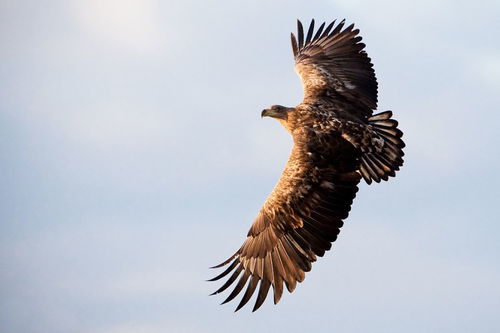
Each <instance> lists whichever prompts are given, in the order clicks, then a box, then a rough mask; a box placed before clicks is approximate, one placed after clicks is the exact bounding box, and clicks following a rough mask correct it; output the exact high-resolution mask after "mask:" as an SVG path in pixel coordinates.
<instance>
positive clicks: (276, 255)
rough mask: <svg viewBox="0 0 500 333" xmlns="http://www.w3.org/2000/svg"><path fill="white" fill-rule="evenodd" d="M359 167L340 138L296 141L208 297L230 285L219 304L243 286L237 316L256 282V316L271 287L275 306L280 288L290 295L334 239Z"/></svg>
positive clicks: (355, 185)
mask: <svg viewBox="0 0 500 333" xmlns="http://www.w3.org/2000/svg"><path fill="white" fill-rule="evenodd" d="M308 131H312V130H308ZM304 142H307V144H305V143H304ZM358 168H359V161H358V155H357V152H356V151H355V150H354V147H353V146H352V145H351V144H349V143H348V142H347V141H346V140H344V139H342V138H341V137H340V135H339V134H336V133H332V134H330V135H329V137H319V138H318V137H316V138H315V139H311V138H307V139H305V140H296V144H295V146H294V148H293V150H292V153H291V156H290V158H289V160H288V163H287V165H286V167H285V170H284V171H283V174H282V176H281V179H280V181H279V182H278V184H277V185H276V187H275V188H274V190H273V192H272V193H271V195H270V196H269V198H268V199H267V201H266V202H265V204H264V206H263V207H262V209H261V210H260V212H259V214H258V216H257V218H256V219H255V221H254V223H253V225H252V227H251V228H250V231H249V232H248V235H247V236H248V237H247V239H246V240H245V242H244V243H243V245H242V246H241V248H240V249H239V250H238V251H237V252H236V253H235V254H234V255H233V256H231V257H230V258H229V259H228V260H226V261H225V262H223V263H222V264H220V265H217V266H215V267H214V268H217V267H222V266H224V265H227V264H229V267H228V268H227V269H226V270H225V271H224V272H222V273H221V274H220V275H218V276H217V277H215V278H213V279H212V280H210V281H215V280H218V279H220V278H222V277H224V276H227V275H229V274H230V273H231V274H230V277H229V279H228V280H227V281H226V283H224V285H223V286H222V287H221V288H220V289H218V290H217V291H216V292H214V293H213V294H217V293H220V292H223V291H224V290H226V289H227V288H228V287H229V286H231V285H232V284H235V287H234V289H233V291H232V292H231V293H230V295H229V296H228V297H227V299H226V300H225V301H224V302H223V304H224V303H226V302H229V301H231V300H232V299H233V298H235V297H236V296H237V295H238V294H239V293H240V292H241V291H242V289H243V288H244V287H245V285H247V288H246V291H245V293H244V295H243V297H242V299H241V302H240V303H239V305H238V306H237V308H236V311H237V310H239V309H240V308H241V307H242V306H244V305H245V304H246V303H247V302H248V301H249V299H250V297H251V296H252V295H253V294H254V292H255V290H256V288H257V286H258V285H259V283H260V287H259V291H258V296H257V299H256V302H255V306H254V308H253V311H255V310H257V309H258V308H259V307H260V306H261V305H262V303H263V302H264V300H265V298H266V296H267V294H268V291H269V289H270V287H271V286H272V287H273V290H274V303H275V304H276V303H278V301H279V300H280V298H281V295H282V293H283V284H284V285H285V286H286V287H287V289H288V291H289V292H292V291H293V290H294V289H295V287H296V284H297V282H302V281H303V280H304V277H305V275H304V273H305V272H307V271H309V270H310V269H311V263H312V262H314V261H315V260H316V256H320V257H321V256H323V254H324V253H325V251H327V250H329V249H330V247H331V242H333V241H335V240H336V238H337V235H338V233H339V229H340V227H341V226H342V225H343V222H342V220H343V219H345V218H346V217H347V215H348V213H349V211H350V207H351V204H352V201H353V199H354V197H355V195H356V192H357V190H358V187H357V184H358V183H359V180H360V175H359V173H358V172H356V170H357V169H358Z"/></svg>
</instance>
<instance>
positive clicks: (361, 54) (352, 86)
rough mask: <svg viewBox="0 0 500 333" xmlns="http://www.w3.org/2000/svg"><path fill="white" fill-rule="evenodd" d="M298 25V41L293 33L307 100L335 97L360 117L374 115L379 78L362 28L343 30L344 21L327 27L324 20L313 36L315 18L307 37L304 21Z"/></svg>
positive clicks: (298, 70)
mask: <svg viewBox="0 0 500 333" xmlns="http://www.w3.org/2000/svg"><path fill="white" fill-rule="evenodd" d="M297 26H298V27H297V28H298V40H297V38H295V35H294V34H293V33H292V34H291V39H292V49H293V55H294V57H295V70H296V72H297V73H298V74H299V76H300V78H301V80H302V85H303V88H304V101H305V102H308V103H310V104H312V103H314V102H316V101H317V100H320V99H323V98H333V99H335V100H336V101H337V102H339V103H343V104H344V107H345V109H346V111H348V112H350V113H352V114H355V115H356V116H357V117H358V118H359V119H363V120H366V119H367V118H368V117H370V116H371V115H372V110H374V109H376V108H377V79H376V77H375V71H374V70H373V65H372V63H371V60H370V58H369V57H368V55H367V54H366V52H365V51H363V49H364V47H365V44H363V43H360V41H361V37H360V36H358V33H359V30H358V29H353V28H354V24H351V25H350V26H348V27H347V28H345V29H343V28H344V20H343V21H342V22H340V23H339V24H337V25H335V21H333V22H332V23H331V24H330V25H328V26H327V27H326V28H325V29H324V27H325V23H323V24H322V25H321V26H320V27H319V29H318V30H317V31H316V33H315V34H314V36H313V33H314V20H312V21H311V25H310V26H309V29H308V32H307V36H306V37H305V40H304V29H303V27H302V23H301V22H300V21H297ZM342 29H343V30H342Z"/></svg>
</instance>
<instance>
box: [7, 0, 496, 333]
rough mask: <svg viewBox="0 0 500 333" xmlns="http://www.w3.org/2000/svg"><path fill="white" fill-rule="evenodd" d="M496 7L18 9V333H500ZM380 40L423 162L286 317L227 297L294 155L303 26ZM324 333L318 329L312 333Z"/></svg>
mask: <svg viewBox="0 0 500 333" xmlns="http://www.w3.org/2000/svg"><path fill="white" fill-rule="evenodd" d="M499 13H500V3H499V2H498V1H475V2H471V1H451V0H449V1H431V0H423V1H391V0H384V1H360V0H350V1H347V0H345V1H333V0H332V1H315V2H314V3H313V2H311V1H273V2H271V1H238V2H236V1H229V0H228V1H193V0H191V1H180V0H179V1H154V0H86V1H84V0H81V1H77V0H74V1H62V0H60V1H28V0H21V1H0V46H1V50H2V51H1V52H0V159H1V160H0V188H1V190H0V196H1V197H0V198H1V200H0V295H1V297H0V331H2V332H6V333H11V332H12V333H18V332H19V333H42V332H43V333H45V332H51V333H59V332H60V333H72V332H75V333H130V332H141V333H142V332H144V333H158V332H162V333H163V332H175V333H176V332H196V333H198V332H200V333H208V332H242V333H247V332H248V333H250V332H257V331H259V332H283V331H285V330H286V331H287V332H303V331H311V332H312V331H314V332H332V331H333V332H337V333H344V332H345V333H347V332H402V331H404V332H498V331H500V317H499V315H498V309H499V308H500V284H499V283H498V282H499V281H500V261H499V260H498V257H499V254H500V223H499V218H498V204H499V202H500V195H499V188H500V181H499V177H498V164H499V163H500V154H499V148H498V145H499V143H500V142H499V136H498V132H499V130H500V117H499V112H498V105H499V104H500V46H499V44H498V36H497V35H498V32H500V23H499V21H498V14H499ZM312 17H314V18H316V19H317V21H322V20H329V21H330V20H332V19H335V18H339V19H342V18H346V20H347V21H348V22H354V23H355V24H356V26H357V27H358V28H359V29H361V35H362V36H363V37H364V42H365V43H366V44H367V51H368V53H369V55H370V56H371V58H372V59H373V62H374V64H375V70H376V73H377V76H378V81H379V101H380V103H379V109H380V110H386V109H391V110H393V111H394V113H395V117H396V118H397V119H398V120H399V121H400V124H401V125H400V126H401V128H402V129H403V130H404V132H405V141H406V143H407V148H406V149H405V152H406V163H405V165H404V167H403V168H402V171H401V172H400V173H399V174H398V177H397V178H396V179H391V181H390V182H388V183H384V184H378V185H377V184H375V185H372V186H367V185H365V184H362V185H361V186H360V187H361V188H360V191H359V194H358V197H357V198H356V200H355V202H354V205H353V209H352V213H351V215H350V216H349V219H348V220H347V221H346V223H345V226H344V228H343V229H342V232H341V235H340V236H339V239H338V241H337V242H336V243H335V244H334V246H333V249H332V251H331V252H329V253H328V254H327V255H326V256H325V257H324V258H322V259H321V260H319V261H318V262H317V263H316V264H315V265H314V267H313V270H312V272H311V273H309V274H308V275H307V277H306V280H305V282H304V283H302V284H300V285H299V286H298V287H297V290H296V291H295V292H294V293H293V294H292V295H290V294H288V293H285V295H284V296H283V298H282V301H281V303H280V304H279V305H278V306H274V305H272V302H270V300H267V301H266V303H265V304H264V305H263V307H262V308H261V309H260V310H259V311H258V312H256V313H253V314H252V313H251V312H250V309H243V310H241V311H240V312H238V313H236V314H234V313H233V310H234V307H235V305H236V304H230V305H225V306H219V305H218V303H220V302H221V301H222V300H223V299H224V298H223V297H208V296H207V295H208V294H209V293H210V292H212V291H213V290H215V288H217V286H218V284H214V283H207V282H205V281H204V280H205V279H207V278H210V277H212V276H213V274H214V273H216V272H214V271H209V270H208V269H207V267H208V266H211V265H214V264H217V263H219V262H220V261H222V260H224V259H226V257H228V256H229V255H231V254H232V253H233V252H234V251H235V250H236V249H237V248H238V247H239V246H240V244H241V242H242V241H243V240H244V238H245V235H246V232H247V230H248V228H249V226H250V224H251V222H252V220H253V218H254V217H255V215H256V213H257V211H258V209H259V207H260V205H261V204H262V203H263V201H264V200H265V198H266V196H267V195H268V194H269V192H270V191H271V189H272V187H273V186H274V184H275V182H276V181H277V179H278V177H279V175H280V172H281V170H282V168H283V166H284V164H285V162H286V159H287V156H288V153H289V149H290V146H291V139H290V137H289V135H288V133H286V132H285V131H284V130H283V129H282V128H281V126H280V125H279V124H278V123H277V122H275V121H273V120H272V119H263V120H262V119H260V111H261V110H262V108H263V107H266V106H268V105H271V104H283V105H291V106H293V105H296V104H298V103H299V102H300V100H301V98H302V91H301V86H300V82H299V80H298V77H296V74H295V73H294V71H293V61H292V55H291V53H292V52H291V49H290V42H289V34H290V32H291V31H294V30H295V20H296V19H297V18H300V19H302V20H303V21H306V22H308V21H309V20H310V19H311V18H312ZM306 329H307V330H306Z"/></svg>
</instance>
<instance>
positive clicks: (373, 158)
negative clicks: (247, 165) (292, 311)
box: [210, 20, 405, 311]
mask: <svg viewBox="0 0 500 333" xmlns="http://www.w3.org/2000/svg"><path fill="white" fill-rule="evenodd" d="M297 25H298V35H297V38H296V37H295V35H294V34H293V33H292V34H291V39H292V50H293V56H294V59H295V71H296V72H297V73H298V75H299V76H300V79H301V80H302V85H303V90H304V100H303V101H302V103H300V104H299V105H297V106H295V107H285V106H281V105H273V106H271V107H269V108H267V109H265V110H264V111H262V114H261V115H262V117H272V118H275V119H277V120H278V121H279V122H280V123H281V124H282V125H283V126H284V127H285V129H286V130H287V131H288V132H289V133H290V134H291V135H292V137H293V142H294V145H293V148H292V151H291V154H290V157H289V159H288V162H287V165H286V167H285V170H284V171H283V173H282V175H281V178H280V180H279V181H278V183H277V184H276V186H275V188H274V189H273V191H272V193H271V194H270V195H269V197H268V198H267V200H266V202H265V203H264V205H263V207H262V208H261V210H260V211H259V213H258V215H257V217H256V218H255V221H254V222H253V224H252V226H251V228H250V230H249V231H248V235H247V238H246V240H245V241H244V243H243V245H242V246H241V247H240V248H239V250H238V251H236V253H234V254H233V255H232V256H231V257H230V258H229V259H227V260H226V261H224V262H223V263H221V264H219V265H217V266H214V267H213V268H218V267H222V266H225V265H229V267H228V268H227V269H226V270H225V271H224V272H222V273H221V274H220V275H218V276H216V277H215V278H213V279H211V280H210V281H215V280H218V279H221V278H223V277H225V276H228V275H229V279H228V280H227V281H226V282H225V283H224V284H223V285H222V287H220V288H219V289H218V290H217V291H216V292H214V293H213V294H218V293H220V292H223V291H224V290H226V289H227V288H228V287H229V286H231V285H233V284H234V289H233V290H232V292H231V293H230V294H229V296H228V297H227V299H226V300H225V301H224V302H223V303H226V302H229V301H231V300H232V299H233V298H235V297H236V296H237V295H238V294H239V293H240V292H241V291H242V290H243V288H244V287H245V286H246V289H245V292H244V294H243V297H242V299H241V302H240V303H239V305H238V306H237V307H236V311H237V310H239V309H240V308H241V307H242V306H244V305H245V304H246V303H247V302H248V301H249V299H250V297H251V296H252V295H253V294H254V292H255V291H256V289H257V287H259V288H258V293H257V299H256V302H255V306H254V308H253V311H255V310H257V309H258V308H259V307H260V306H261V305H262V303H263V302H264V300H265V298H266V296H267V294H268V292H269V289H270V287H271V286H272V287H273V293H274V303H275V304H276V303H278V302H279V300H280V298H281V296H282V293H283V286H286V288H287V289H288V291H289V292H292V291H293V290H294V289H295V287H296V285H297V282H302V281H303V280H304V277H305V272H308V271H309V270H311V264H312V263H313V262H314V261H316V258H317V257H321V256H323V255H324V254H325V251H328V250H329V249H330V248H331V243H332V242H334V241H335V240H336V239H337V235H338V234H339V231H340V228H341V227H342V225H343V220H344V219H345V218H347V216H348V214H349V211H350V209H351V204H352V201H353V199H354V197H355V196H356V192H357V191H358V186H357V185H358V183H359V182H360V180H361V178H363V179H364V181H365V182H366V183H368V184H371V183H372V181H375V182H377V183H378V182H380V181H381V180H387V179H388V177H390V176H391V177H394V176H395V171H397V170H399V167H400V166H402V165H403V159H402V157H403V155H404V154H403V151H402V148H403V147H404V146H405V144H404V142H403V141H402V139H401V137H402V135H403V133H402V132H401V131H400V130H399V129H398V128H397V126H398V123H397V121H396V120H394V119H392V112H391V111H384V112H381V113H378V114H375V115H374V114H373V110H375V109H376V108H377V80H376V78H375V72H374V70H373V65H372V63H371V60H370V58H369V57H368V55H367V54H366V52H365V51H363V49H364V47H365V45H364V44H363V43H361V42H360V41H361V37H360V36H358V33H359V30H358V29H354V24H352V25H349V26H348V27H345V20H343V21H341V22H340V23H338V24H335V21H333V22H332V23H331V24H329V25H328V26H326V27H325V23H323V24H321V26H320V27H319V28H318V29H317V30H316V31H315V29H314V20H312V21H311V24H310V26H309V29H308V30H307V34H306V35H305V34H304V29H303V26H302V24H301V22H300V21H297ZM213 294H212V295H213Z"/></svg>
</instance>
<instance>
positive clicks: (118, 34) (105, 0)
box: [73, 0, 164, 52]
mask: <svg viewBox="0 0 500 333" xmlns="http://www.w3.org/2000/svg"><path fill="white" fill-rule="evenodd" d="M157 6H158V3H157V1H155V0H82V1H76V2H75V5H74V8H73V11H74V14H75V15H76V17H77V19H78V21H79V22H80V23H81V25H82V27H83V28H84V30H85V31H86V32H87V33H89V34H91V35H93V36H94V38H96V39H99V40H101V41H102V42H104V43H107V42H111V43H114V44H116V45H117V46H122V47H125V48H127V49H128V50H131V51H138V52H144V51H145V52H151V51H154V50H155V49H156V48H157V47H158V45H159V44H162V43H163V40H162V34H163V33H164V32H161V27H160V24H159V17H158V16H157V15H156V14H157V12H158V11H157Z"/></svg>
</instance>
